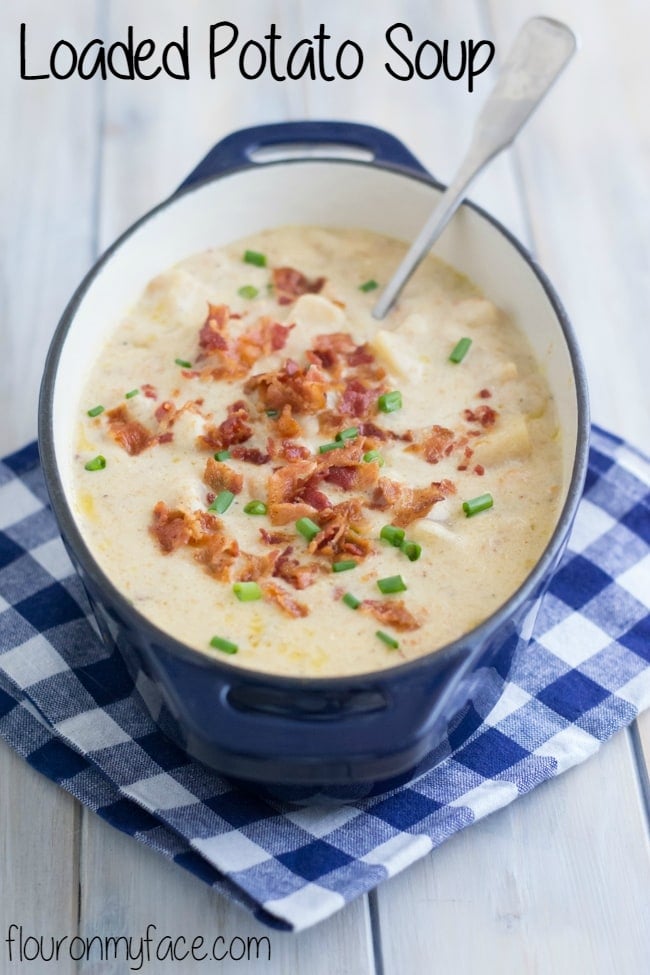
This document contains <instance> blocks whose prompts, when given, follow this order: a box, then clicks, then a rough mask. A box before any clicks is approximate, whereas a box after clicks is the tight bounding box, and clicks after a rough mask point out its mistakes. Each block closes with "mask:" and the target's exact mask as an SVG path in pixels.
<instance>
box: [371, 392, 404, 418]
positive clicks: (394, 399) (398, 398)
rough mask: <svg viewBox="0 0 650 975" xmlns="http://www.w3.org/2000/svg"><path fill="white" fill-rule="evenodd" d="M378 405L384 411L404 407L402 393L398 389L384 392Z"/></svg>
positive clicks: (390, 411) (391, 411)
mask: <svg viewBox="0 0 650 975" xmlns="http://www.w3.org/2000/svg"><path fill="white" fill-rule="evenodd" d="M377 406H378V407H379V409H380V410H381V412H382V413H394V412H395V410H400V409H401V408H402V394H401V393H400V391H399V390H398V389H394V390H392V392H390V393H382V394H381V396H380V397H379V399H378V400H377Z"/></svg>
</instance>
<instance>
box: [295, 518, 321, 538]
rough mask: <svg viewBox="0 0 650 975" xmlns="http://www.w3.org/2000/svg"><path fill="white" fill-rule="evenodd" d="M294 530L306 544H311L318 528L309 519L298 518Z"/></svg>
mask: <svg viewBox="0 0 650 975" xmlns="http://www.w3.org/2000/svg"><path fill="white" fill-rule="evenodd" d="M296 529H297V530H298V531H299V532H300V534H301V535H302V537H303V538H306V539H307V541H308V542H311V540H312V538H315V537H316V535H318V533H319V531H320V528H319V526H318V525H317V524H316V522H315V521H312V520H311V518H299V519H298V521H297V522H296Z"/></svg>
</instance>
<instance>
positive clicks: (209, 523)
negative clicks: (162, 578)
mask: <svg viewBox="0 0 650 975" xmlns="http://www.w3.org/2000/svg"><path fill="white" fill-rule="evenodd" d="M149 531H150V532H151V534H152V535H153V536H154V538H155V539H156V540H157V542H158V544H159V546H160V548H161V551H162V552H164V553H165V555H169V553H170V552H174V551H175V550H176V549H177V548H180V547H181V546H182V545H189V546H190V547H191V548H194V549H196V552H195V554H194V558H195V559H196V560H197V562H200V563H201V564H202V565H203V566H204V567H205V569H206V571H207V572H209V573H210V575H213V576H215V577H216V578H218V579H221V580H222V581H223V582H227V581H228V580H229V578H230V568H231V566H232V565H233V563H234V561H235V559H236V558H237V555H238V553H239V546H238V545H237V542H236V541H235V540H234V539H230V538H228V536H227V535H226V534H225V533H224V531H223V527H222V524H221V522H220V521H219V519H218V518H217V517H216V516H215V515H213V514H211V512H209V511H194V512H192V514H188V513H187V512H185V511H181V510H179V509H177V508H176V509H173V510H170V509H169V508H168V507H167V505H166V504H165V502H164V501H159V502H158V504H157V505H156V506H155V508H154V509H153V517H152V520H151V524H150V526H149Z"/></svg>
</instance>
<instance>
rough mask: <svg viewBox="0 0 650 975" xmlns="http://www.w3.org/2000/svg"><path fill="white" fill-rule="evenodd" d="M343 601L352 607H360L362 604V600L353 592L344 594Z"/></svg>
mask: <svg viewBox="0 0 650 975" xmlns="http://www.w3.org/2000/svg"><path fill="white" fill-rule="evenodd" d="M343 602H344V603H345V605H346V606H349V607H350V609H358V608H359V606H360V605H361V600H360V599H357V597H356V596H353V595H352V593H351V592H346V594H345V596H343Z"/></svg>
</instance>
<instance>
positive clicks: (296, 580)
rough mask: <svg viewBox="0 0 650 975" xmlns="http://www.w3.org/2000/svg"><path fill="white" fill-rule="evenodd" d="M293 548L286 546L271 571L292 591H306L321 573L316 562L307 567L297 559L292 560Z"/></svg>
mask: <svg viewBox="0 0 650 975" xmlns="http://www.w3.org/2000/svg"><path fill="white" fill-rule="evenodd" d="M292 552H293V548H292V546H291V545H287V547H286V548H285V549H284V551H283V552H282V553H281V554H280V555H279V556H278V559H277V561H276V563H275V568H274V569H273V575H274V576H278V577H279V578H280V579H284V581H285V582H288V583H289V584H290V585H291V586H293V588H294V589H307V588H308V586H311V585H313V584H314V582H315V581H316V576H317V575H318V574H319V572H320V571H321V566H320V565H319V564H318V563H317V562H310V563H309V565H304V564H302V563H301V562H300V561H299V560H298V559H295V558H292Z"/></svg>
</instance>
